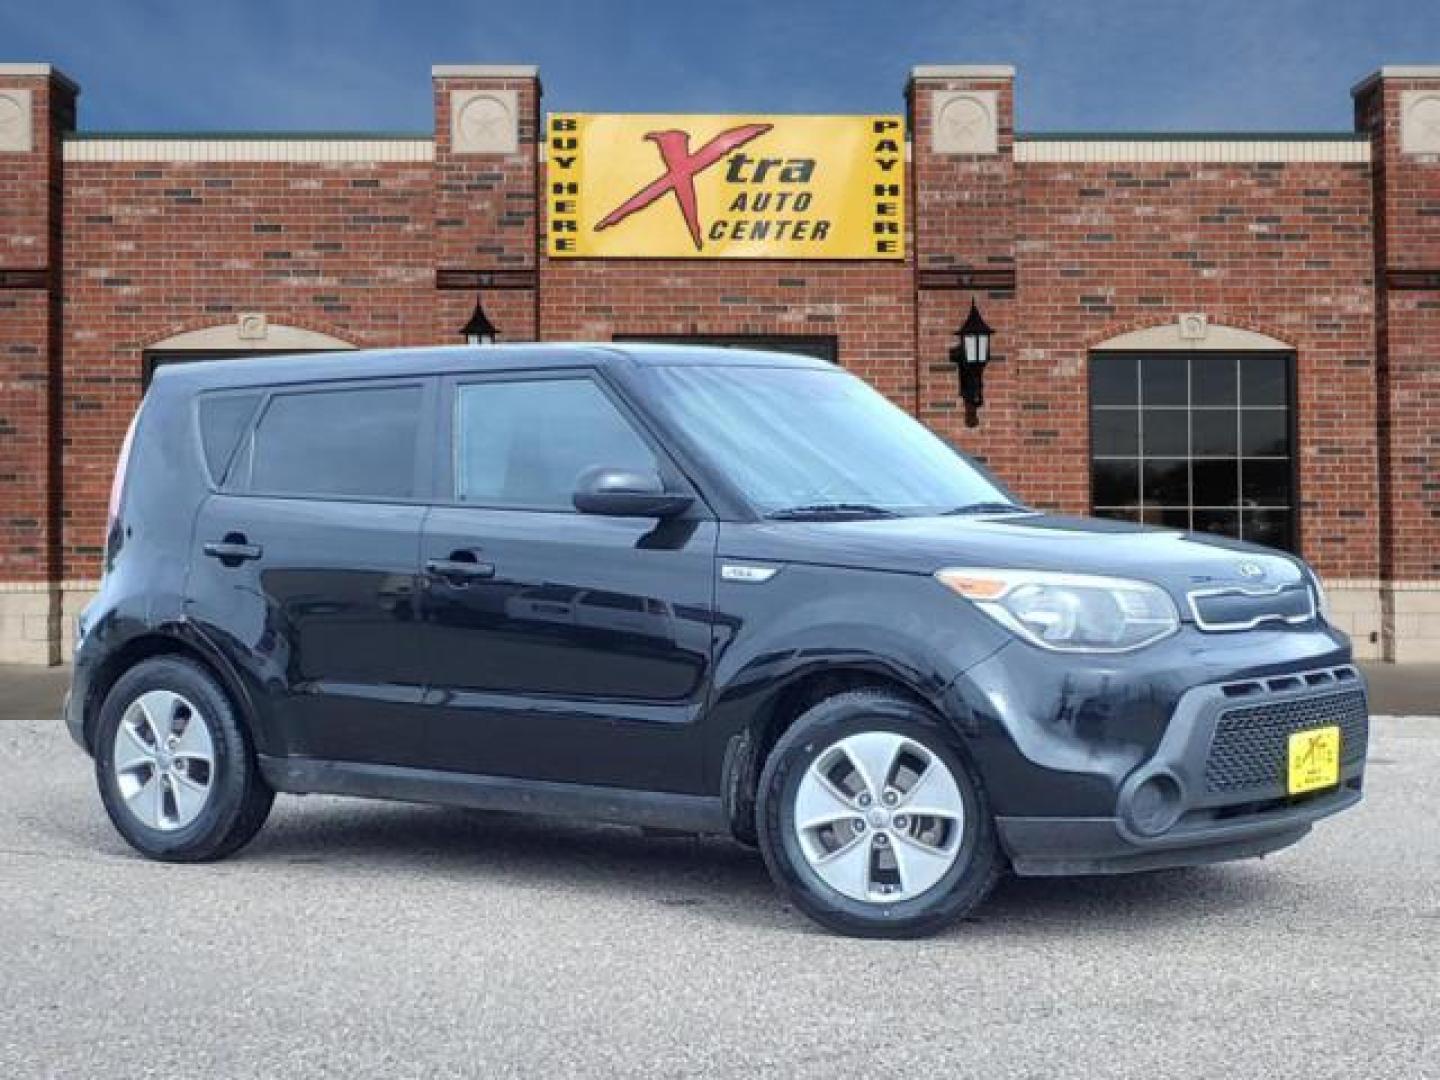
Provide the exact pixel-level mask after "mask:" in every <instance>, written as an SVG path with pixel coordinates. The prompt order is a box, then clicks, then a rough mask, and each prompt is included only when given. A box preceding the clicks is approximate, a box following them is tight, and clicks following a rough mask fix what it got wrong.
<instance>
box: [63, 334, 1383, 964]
mask: <svg viewBox="0 0 1440 1080" xmlns="http://www.w3.org/2000/svg"><path fill="white" fill-rule="evenodd" d="M66 719H67V723H68V725H69V727H70V730H71V731H72V732H73V734H74V736H75V738H76V739H77V740H78V741H79V742H80V743H81V745H82V746H84V747H85V749H86V750H87V751H89V752H90V753H91V754H92V755H93V757H94V759H95V763H96V775H97V778H98V781H99V787H100V794H101V797H102V799H103V800H104V804H105V808H106V810H107V811H108V812H109V814H110V817H111V819H112V820H113V821H114V823H115V826H116V828H117V829H119V831H120V832H121V834H122V835H123V836H124V837H125V839H126V840H128V841H129V842H130V843H131V844H132V845H133V846H134V847H136V848H137V849H139V850H140V851H141V852H143V853H144V854H146V855H149V856H151V857H153V858H157V859H166V860H173V861H200V860H206V859H215V858H219V857H221V856H224V855H228V854H229V853H231V852H233V851H235V850H236V849H237V848H239V847H240V846H241V845H243V844H244V843H245V842H246V841H248V840H249V839H250V838H251V837H252V836H254V835H255V833H256V831H257V830H258V829H259V828H260V826H261V824H262V823H263V822H264V820H265V818H266V815H267V814H268V812H269V810H270V805H271V802H272V800H273V798H274V793H275V792H277V791H280V792H292V793H304V792H328V793H335V794H342V795H362V796H374V797H379V798H388V799H402V800H409V801H415V802H426V803H443V804H452V805H459V806H471V807H483V808H500V809H509V810H525V811H534V812H539V813H553V814H561V815H569V816H574V817H582V818H590V819H594V820H599V821H606V822H620V823H628V824H633V825H641V826H651V827H656V828H663V829H676V830H685V831H690V832H706V833H721V834H729V835H732V836H734V837H735V838H737V839H738V840H740V841H741V842H744V843H747V844H758V846H759V847H760V850H761V851H762V852H763V854H764V858H765V862H766V865H767V866H768V867H769V869H770V872H771V874H772V875H773V877H774V879H775V881H776V883H777V884H778V885H779V886H780V888H781V890H782V891H783V892H784V893H785V894H786V895H787V896H788V897H789V898H790V899H791V900H793V901H794V903H795V904H796V905H797V906H798V907H799V908H801V909H802V910H803V911H804V912H806V913H807V914H809V915H811V916H812V917H814V918H815V919H817V920H818V921H820V922H821V923H823V924H825V925H826V926H828V927H831V928H833V929H836V930H839V931H842V932H845V933H851V934H862V935H876V936H880V935H884V936H897V937H899V936H913V935H919V934H924V933H928V932H931V931H934V930H936V929H938V928H940V927H943V926H945V925H946V924H947V923H949V922H951V921H953V920H954V919H956V918H957V917H958V916H960V915H961V914H963V913H964V912H966V911H968V910H970V909H971V908H973V907H974V906H975V905H976V904H977V903H979V902H980V900H981V899H982V898H983V897H984V896H985V894H986V893H987V891H988V890H989V889H990V888H991V886H992V885H993V884H994V883H995V881H996V878H997V877H998V876H999V875H1000V874H1001V873H1002V872H1004V871H1005V870H1006V869H1010V870H1013V871H1014V872H1015V873H1017V874H1090V873H1111V872H1120V871H1132V870H1149V869H1154V868H1158V867H1173V866H1182V865H1189V864H1195V863H1203V862H1212V861H1216V860H1221V859H1235V858H1245V857H1251V856H1258V855H1263V854H1265V853H1267V852H1271V851H1275V850H1277V849H1279V848H1283V847H1285V846H1286V845H1289V844H1292V843H1294V842H1295V841H1296V840H1298V839H1300V838H1301V837H1302V836H1304V835H1305V833H1306V832H1307V831H1309V829H1310V826H1311V823H1312V822H1314V821H1315V820H1317V819H1319V818H1321V817H1324V816H1326V815H1328V814H1332V813H1335V812H1336V811H1338V810H1343V809H1345V808H1346V807H1349V806H1352V805H1354V804H1355V803H1356V802H1358V801H1359V799H1360V792H1361V781H1362V773H1363V769H1364V761H1365V745H1366V738H1367V705H1366V694H1365V686H1364V682H1363V680H1362V679H1361V676H1360V675H1359V674H1358V673H1357V671H1356V670H1355V668H1354V667H1353V666H1351V663H1350V649H1349V646H1348V643H1347V641H1346V639H1345V638H1344V636H1343V635H1342V634H1340V633H1339V632H1338V631H1336V630H1335V629H1334V628H1333V627H1332V626H1331V625H1330V624H1329V623H1328V621H1327V619H1326V615H1325V607H1324V600H1323V594H1322V592H1321V588H1320V584H1319V582H1318V581H1317V580H1316V579H1315V577H1314V575H1313V574H1312V573H1311V572H1310V571H1309V570H1308V569H1307V568H1306V567H1305V565H1304V564H1302V563H1301V562H1299V561H1298V560H1296V559H1293V558H1291V557H1289V556H1286V555H1282V554H1280V553H1277V552H1274V551H1270V550H1267V549H1264V548H1257V547H1254V546H1251V545H1246V544H1241V543H1238V542H1231V541H1227V540H1223V539H1217V538H1213V537H1204V538H1202V537H1200V536H1196V535H1190V534H1183V533H1179V532H1174V531H1167V530H1161V529H1151V528H1144V527H1140V526H1135V525H1130V524H1125V523H1121V522H1113V521H1096V520H1088V519H1078V518H1063V517H1056V516H1052V515H1049V514H1044V513H1038V512H1035V511H1032V510H1030V509H1027V508H1026V507H1024V506H1022V505H1020V504H1019V503H1017V502H1016V501H1015V500H1014V499H1013V498H1012V497H1011V496H1010V494H1009V493H1008V492H1007V491H1006V490H1005V489H1004V487H1002V486H1001V484H1000V483H999V482H998V481H996V480H995V479H993V478H992V477H990V476H989V475H988V474H986V473H985V472H984V470H983V469H981V468H979V467H978V466H976V465H975V464H973V463H971V462H970V461H969V460H967V459H966V458H965V457H964V456H963V455H961V454H959V453H957V452H956V451H954V450H953V449H951V448H950V447H949V446H948V445H946V444H945V443H944V442H942V441H941V440H940V439H938V438H936V437H935V436H934V435H932V434H931V433H930V432H929V431H927V430H926V429H925V428H924V427H923V426H921V425H920V424H919V423H917V422H916V421H914V420H912V419H911V418H910V417H909V416H907V415H906V414H905V413H904V412H902V411H901V410H900V409H898V408H896V407H894V406H892V405H891V404H890V403H889V402H887V401H886V400H885V398H883V397H882V396H881V395H880V394H878V393H876V392H875V391H873V390H871V389H870V388H869V387H867V386H866V385H865V384H864V383H863V382H861V381H860V380H859V379H857V378H854V377H852V376H850V375H847V374H846V373H845V372H843V371H842V370H839V369H837V368H836V367H834V366H832V365H830V364H828V363H824V362H822V361H819V360H810V359H805V358H801V357H793V356H779V355H770V354H764V353H751V352H740V351H730V350H709V349H690V348H675V347H664V346H648V347H647V346H639V347H632V346H599V345H597V346H580V345H537V346H514V347H509V346H507V347H492V348H480V349H474V348H466V349H425V350H407V351H401V352H372V353H356V354H353V355H349V356H344V357H336V356H326V357H296V358H285V359H264V360H227V361H217V362H211V363H204V364H191V365H184V366H175V367H169V368H164V369H162V370H161V371H159V372H158V373H157V376H156V378H155V381H154V385H153V386H152V387H151V388H150V391H149V393H148V394H147V396H146V398H145V402H144V405H143V407H142V408H141V410H140V412H139V414H138V416H137V418H136V421H135V424H134V426H133V428H132V433H131V436H130V437H129V438H128V439H127V445H126V449H125V450H124V451H123V452H122V458H121V463H120V469H119V474H118V476H117V477H116V481H115V489H114V496H113V499H112V508H111V520H110V526H109V536H108V542H107V546H106V573H105V578H104V583H103V585H102V586H101V589H100V593H99V596H98V597H97V598H96V600H95V601H94V602H93V603H92V604H91V605H90V606H89V607H88V608H87V609H86V611H85V614H84V615H83V616H82V618H81V620H80V626H79V642H78V647H77V652H76V661H75V676H74V685H73V687H72V690H71V694H70V697H69V699H68V702H67V705H66Z"/></svg>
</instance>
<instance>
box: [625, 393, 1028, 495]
mask: <svg viewBox="0 0 1440 1080" xmlns="http://www.w3.org/2000/svg"><path fill="white" fill-rule="evenodd" d="M647 374H648V375H649V377H650V378H652V379H654V380H655V381H656V383H658V384H659V389H660V391H661V393H659V394H658V395H657V398H658V406H659V408H660V409H661V410H662V411H663V412H665V413H667V414H668V416H669V419H670V420H671V422H672V423H673V425H674V426H675V427H676V428H677V429H678V430H679V431H680V432H682V433H683V434H684V435H685V437H687V438H689V439H691V440H693V441H694V443H695V444H696V445H697V447H698V448H699V450H700V451H701V452H702V453H703V454H704V455H705V456H706V457H707V458H709V459H710V461H711V462H712V463H713V464H714V465H715V466H716V467H718V468H720V469H722V470H723V471H724V472H725V474H726V475H727V476H728V477H729V478H730V480H731V481H732V482H733V483H734V484H735V485H736V486H737V487H739V488H740V490H741V492H742V493H743V494H744V495H745V496H746V498H747V499H748V500H749V501H750V502H751V503H752V504H753V505H754V506H755V508H756V509H757V510H759V511H760V512H761V513H763V514H768V515H772V516H780V517H784V516H809V515H813V516H817V517H818V516H841V515H845V516H856V517H865V516H890V515H895V514H904V515H924V514H941V513H956V512H966V511H967V510H974V511H976V512H979V511H982V510H983V511H994V510H1002V511H1003V510H1004V509H1007V508H1010V507H1013V506H1015V504H1014V502H1013V500H1012V499H1011V498H1010V496H1009V495H1008V494H1007V493H1006V492H1005V491H1004V490H1003V489H1001V488H1000V487H999V486H997V485H996V484H995V483H993V482H992V481H990V480H989V479H987V478H986V476H985V475H984V474H983V473H982V472H980V470H978V469H977V468H976V467H975V466H974V465H972V464H971V463H970V462H968V461H967V460H966V459H965V458H964V457H962V456H961V455H960V454H958V453H957V452H956V451H954V450H953V449H951V448H950V446H949V445H948V444H946V443H944V442H942V441H941V440H940V439H939V438H937V437H936V436H935V435H933V434H932V433H931V432H930V430H929V429H928V428H926V427H925V426H924V425H922V424H921V423H919V422H918V421H916V420H914V419H913V418H912V417H910V416H909V415H908V414H907V413H905V412H904V411H903V410H901V409H899V408H897V407H896V406H894V405H892V404H891V403H890V402H889V401H888V400H887V399H886V398H885V397H883V396H882V395H881V394H879V393H877V392H876V391H874V390H872V389H871V388H870V387H869V386H867V385H866V384H865V383H864V382H862V381H861V380H860V379H857V378H854V377H853V376H850V375H847V374H845V373H844V372H842V371H839V370H833V371H827V370H823V369H815V368H788V367H773V368H769V367H739V366H736V367H699V366H696V367H688V366H675V367H663V366H657V367H653V368H650V369H648V372H647Z"/></svg>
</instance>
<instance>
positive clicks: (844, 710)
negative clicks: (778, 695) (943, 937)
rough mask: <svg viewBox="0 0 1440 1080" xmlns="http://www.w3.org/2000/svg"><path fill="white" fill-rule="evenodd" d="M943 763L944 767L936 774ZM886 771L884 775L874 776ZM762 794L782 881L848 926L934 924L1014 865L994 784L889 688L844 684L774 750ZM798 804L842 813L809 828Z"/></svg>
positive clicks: (910, 932)
mask: <svg viewBox="0 0 1440 1080" xmlns="http://www.w3.org/2000/svg"><path fill="white" fill-rule="evenodd" d="M857 737H858V738H857ZM857 759H858V760H859V761H861V762H862V763H863V762H865V761H866V760H868V761H869V762H870V766H871V767H870V768H868V769H866V768H863V767H858V766H857V765H856V761H857ZM887 760H888V761H889V762H890V764H889V765H885V764H884V762H885V761H887ZM877 763H878V766H877ZM937 763H938V764H939V765H941V766H943V771H939V772H931V771H930V770H931V768H932V766H934V765H935V764H937ZM881 771H884V772H885V773H886V778H885V780H884V781H880V782H878V783H876V782H870V783H866V782H864V781H865V779H866V777H867V776H868V775H869V774H870V773H878V772H881ZM946 773H948V776H949V779H950V781H951V784H950V785H947V784H946V783H945V774H946ZM921 777H924V778H925V782H924V785H923V786H922V783H921V779H920V778H921ZM827 780H828V781H832V782H828V783H827V782H825V781H827ZM892 781H893V782H892ZM877 787H879V789H880V790H878V791H876V790H875V789H876V788H877ZM887 788H888V789H889V791H888V796H893V797H894V798H895V800H896V802H895V805H893V806H891V805H884V800H885V799H886V798H887V791H886V789H887ZM912 795H913V796H914V798H913V799H912ZM867 798H868V804H865V805H862V800H866V799H867ZM757 802H758V805H757V814H756V817H757V825H758V831H759V839H760V850H761V853H762V854H763V855H764V858H765V865H766V866H767V867H768V868H769V870H770V876H771V877H772V878H773V879H774V881H775V884H776V886H777V887H778V888H779V889H780V890H781V892H782V893H783V894H784V895H785V896H787V897H788V898H789V899H790V900H791V901H792V902H793V903H794V904H795V906H796V907H798V908H799V909H800V910H801V911H803V912H804V913H805V914H806V915H808V916H810V918H812V919H814V920H815V921H816V922H818V923H820V924H821V925H822V926H825V927H827V928H829V929H831V930H834V931H837V932H839V933H842V934H848V935H851V936H855V937H877V938H915V937H924V936H926V935H929V934H933V933H935V932H937V931H939V930H941V929H944V928H945V927H946V926H949V925H950V924H952V923H954V922H955V921H956V920H958V919H959V918H961V917H962V916H963V915H965V914H966V913H967V912H969V911H971V910H973V909H974V908H975V907H976V906H977V905H978V904H979V903H980V902H981V901H982V900H984V899H985V897H986V896H987V895H988V894H989V892H990V890H991V889H992V888H993V887H994V885H995V882H996V881H997V880H998V878H999V876H1000V874H1001V871H1002V870H1003V867H1004V861H1003V859H1002V857H1001V854H1000V849H999V845H998V843H997V841H996V837H995V823H994V821H993V819H992V818H991V816H990V811H989V806H988V804H987V801H986V798H985V792H984V789H983V787H982V786H981V784H980V782H979V780H978V779H977V777H976V775H975V772H974V770H973V769H972V768H971V767H970V765H969V763H968V762H967V761H966V759H965V757H964V755H963V754H962V752H961V751H960V749H959V748H958V747H957V746H956V744H955V742H954V740H953V738H952V737H951V736H950V734H949V733H948V731H947V730H946V728H945V727H944V725H943V723H942V722H941V720H940V719H939V718H938V717H936V715H935V714H934V713H932V712H931V711H930V710H928V709H926V708H925V707H924V706H922V705H919V704H917V703H915V702H913V701H911V700H908V699H907V698H904V697H901V696H900V695H898V694H894V693H891V692H888V691H885V690H879V689H875V690H857V691H851V692H848V693H844V694H839V695H836V696H835V697H831V698H827V699H826V700H824V701H822V702H820V703H819V704H817V705H815V706H814V707H812V708H811V709H810V710H809V711H807V712H806V713H804V714H803V715H802V716H801V717H800V718H799V719H798V720H796V721H795V723H794V724H793V725H792V726H791V728H790V729H789V730H788V731H786V732H785V734H784V735H782V736H781V738H780V739H779V741H778V742H777V743H776V744H775V747H774V749H773V750H772V751H771V753H770V756H769V758H768V760H767V761H766V763H765V769H764V771H763V773H762V774H761V777H760V790H759V797H758V800H757ZM797 807H799V808H800V810H802V811H803V812H804V816H805V817H806V818H807V819H808V820H809V821H812V822H813V821H816V820H825V821H827V822H828V821H829V819H830V818H831V817H834V819H835V820H834V822H833V823H828V824H825V825H822V826H821V827H819V828H804V829H802V828H801V825H802V824H804V822H802V821H801V820H799V815H798V814H797ZM877 808H878V809H881V810H882V813H881V814H875V813H874V811H875V810H876V809H877ZM907 808H909V809H912V810H926V809H928V810H930V811H932V812H931V813H926V814H908V815H907V814H906V813H905V811H906V809H907ZM942 811H943V812H942ZM857 819H860V823H859V824H857ZM907 823H908V824H907ZM847 828H848V829H850V830H852V832H853V833H854V835H853V836H851V835H850V833H847V832H846V831H845V830H846V829H847ZM882 844H883V845H884V847H883V848H882V849H880V850H879V851H878V854H877V847H878V846H879V845H882ZM886 849H888V853H887V850H886ZM947 859H948V860H949V861H948V863H947V862H946V860H947ZM852 871H853V872H852ZM907 879H908V885H907ZM912 886H913V887H912ZM862 893H863V897H862V895H861V894H862Z"/></svg>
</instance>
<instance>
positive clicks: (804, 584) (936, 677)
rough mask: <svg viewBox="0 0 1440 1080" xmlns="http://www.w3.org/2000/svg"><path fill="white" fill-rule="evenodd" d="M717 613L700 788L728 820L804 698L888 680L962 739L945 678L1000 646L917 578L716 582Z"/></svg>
mask: <svg viewBox="0 0 1440 1080" xmlns="http://www.w3.org/2000/svg"><path fill="white" fill-rule="evenodd" d="M837 576H838V577H839V578H840V580H839V581H838V582H837V580H836V578H837ZM837 586H839V587H837ZM716 614H717V620H716V628H717V642H716V650H715V666H714V671H713V678H712V683H711V687H710V694H709V697H708V703H707V710H706V718H705V724H704V727H705V732H706V745H705V755H704V775H703V777H702V790H703V791H709V792H718V793H719V794H720V795H721V797H722V799H724V800H725V803H726V809H727V812H728V813H729V814H730V818H731V821H732V824H743V823H744V822H745V821H746V820H748V813H749V807H750V800H752V799H753V795H754V788H755V782H756V780H757V779H758V775H759V772H760V769H761V767H762V766H763V762H764V755H765V753H766V752H767V751H768V749H769V747H770V745H772V744H773V742H774V739H775V738H776V737H777V736H778V734H779V732H780V730H782V729H783V728H784V726H786V725H787V724H788V722H789V721H790V720H791V719H793V718H794V716H795V715H797V714H798V712H800V711H803V710H804V708H806V707H808V705H809V704H811V703H813V701H815V700H819V699H820V698H822V697H824V696H827V695H828V694H829V693H834V692H839V690H841V689H844V688H849V687H853V686H856V685H861V684H864V683H881V684H886V685H891V686H895V687H897V688H899V689H901V690H903V691H904V692H906V693H909V694H911V695H913V696H915V697H916V698H918V699H920V700H921V701H924V702H925V703H926V704H928V705H929V706H930V707H931V708H933V709H934V710H935V711H936V712H937V713H938V714H940V715H941V716H943V717H945V718H946V719H947V720H949V721H950V722H951V723H952V724H953V725H955V726H956V729H957V731H959V732H960V733H961V734H962V736H963V735H964V734H965V733H966V732H967V730H969V729H968V727H967V715H966V714H964V713H963V712H960V711H957V710H956V709H955V708H954V707H953V705H954V702H956V701H957V700H959V699H957V698H955V697H954V696H953V695H951V694H950V693H949V692H948V691H949V688H950V687H951V685H952V684H953V682H954V679H955V675H956V673H957V672H958V671H963V670H967V669H968V668H970V667H972V666H973V665H975V664H977V663H979V662H980V661H982V660H984V659H985V658H986V657H988V656H991V655H993V654H994V653H995V652H996V651H997V650H999V649H1000V648H1002V647H1003V646H1004V645H1006V644H1007V643H1008V641H1009V638H1008V636H1007V635H1006V634H1005V633H1004V631H1002V630H1001V629H1000V628H998V627H995V626H993V625H991V624H990V623H989V620H986V619H984V618H983V617H980V616H978V615H977V614H976V613H974V612H971V611H969V610H968V609H967V606H966V605H965V604H963V603H960V602H958V601H957V600H956V599H955V598H954V597H952V596H951V595H950V594H949V593H947V592H946V591H945V590H944V589H943V587H940V586H937V584H936V583H935V582H934V580H933V579H931V578H930V577H929V576H928V575H918V574H906V573H891V572H884V571H865V570H842V569H838V568H836V567H818V566H809V565H800V564H791V565H788V566H785V567H783V569H781V571H780V572H779V573H777V574H776V575H774V577H773V578H771V579H768V580H766V581H765V582H763V583H753V582H734V581H725V580H723V579H722V580H721V581H720V582H719V584H718V586H717V612H716ZM740 835H741V836H742V838H743V836H744V834H743V832H741V833H740Z"/></svg>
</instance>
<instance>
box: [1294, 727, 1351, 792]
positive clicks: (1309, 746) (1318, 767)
mask: <svg viewBox="0 0 1440 1080" xmlns="http://www.w3.org/2000/svg"><path fill="white" fill-rule="evenodd" d="M1339 782H1340V729H1339V728H1338V727H1333V726H1332V727H1322V728H1311V729H1310V730H1309V731H1297V732H1295V734H1294V735H1291V736H1290V775H1289V778H1288V780H1287V782H1286V789H1287V790H1288V791H1289V792H1290V794H1291V795H1300V794H1303V793H1304V792H1307V791H1318V790H1319V789H1320V788H1327V787H1334V786H1335V785H1336V784H1338V783H1339Z"/></svg>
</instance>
